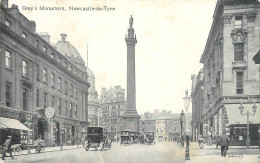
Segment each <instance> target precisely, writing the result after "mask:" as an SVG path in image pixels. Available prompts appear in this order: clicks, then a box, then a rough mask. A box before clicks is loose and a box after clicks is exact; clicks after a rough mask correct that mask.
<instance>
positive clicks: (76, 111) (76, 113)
mask: <svg viewBox="0 0 260 163" xmlns="http://www.w3.org/2000/svg"><path fill="white" fill-rule="evenodd" d="M77 115H78V106H77V105H75V117H77Z"/></svg>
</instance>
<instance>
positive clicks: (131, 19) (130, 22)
mask: <svg viewBox="0 0 260 163" xmlns="http://www.w3.org/2000/svg"><path fill="white" fill-rule="evenodd" d="M133 21H134V19H133V17H132V15H131V17H130V18H129V26H130V28H132V27H133Z"/></svg>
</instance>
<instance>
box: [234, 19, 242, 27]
mask: <svg viewBox="0 0 260 163" xmlns="http://www.w3.org/2000/svg"><path fill="white" fill-rule="evenodd" d="M235 28H236V29H238V28H242V16H235Z"/></svg>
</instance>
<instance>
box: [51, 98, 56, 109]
mask: <svg viewBox="0 0 260 163" xmlns="http://www.w3.org/2000/svg"><path fill="white" fill-rule="evenodd" d="M54 102H55V96H52V97H51V106H52V107H54Z"/></svg>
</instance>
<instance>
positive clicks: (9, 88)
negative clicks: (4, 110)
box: [5, 82, 12, 107]
mask: <svg viewBox="0 0 260 163" xmlns="http://www.w3.org/2000/svg"><path fill="white" fill-rule="evenodd" d="M5 92H6V93H5V96H6V106H8V107H11V102H12V84H11V83H9V82H6V88H5Z"/></svg>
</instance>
